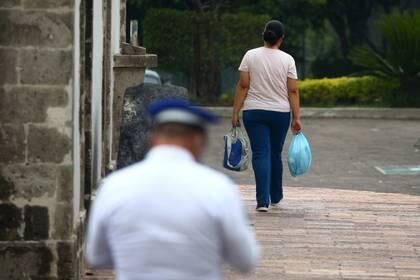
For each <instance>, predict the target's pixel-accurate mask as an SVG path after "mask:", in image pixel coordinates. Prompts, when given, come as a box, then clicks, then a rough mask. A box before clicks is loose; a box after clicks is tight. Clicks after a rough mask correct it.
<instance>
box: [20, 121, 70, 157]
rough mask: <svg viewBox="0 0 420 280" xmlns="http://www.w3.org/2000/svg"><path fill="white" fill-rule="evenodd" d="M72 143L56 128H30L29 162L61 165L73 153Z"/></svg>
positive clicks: (33, 126)
mask: <svg viewBox="0 0 420 280" xmlns="http://www.w3.org/2000/svg"><path fill="white" fill-rule="evenodd" d="M71 148H72V146H71V141H70V138H69V137H68V136H66V135H63V134H61V133H60V132H59V131H58V130H57V129H55V128H49V127H39V126H35V125H30V126H29V136H28V160H29V161H30V162H43V163H49V162H54V163H61V162H63V160H64V157H65V156H66V155H67V154H69V153H70V152H71Z"/></svg>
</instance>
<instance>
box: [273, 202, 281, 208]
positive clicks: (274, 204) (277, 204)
mask: <svg viewBox="0 0 420 280" xmlns="http://www.w3.org/2000/svg"><path fill="white" fill-rule="evenodd" d="M279 205H280V202H277V203H271V206H273V207H277V206H279Z"/></svg>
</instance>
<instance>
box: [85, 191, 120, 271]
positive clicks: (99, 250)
mask: <svg viewBox="0 0 420 280" xmlns="http://www.w3.org/2000/svg"><path fill="white" fill-rule="evenodd" d="M105 186H106V185H102V186H101V187H100V189H99V191H98V194H97V196H96V198H95V200H94V202H93V205H92V207H91V210H90V214H89V221H88V226H87V236H86V260H87V262H88V263H89V264H90V265H91V266H92V267H93V268H113V261H112V254H111V249H110V245H109V239H108V236H107V224H106V221H107V217H106V215H107V214H106V212H105V210H107V209H108V208H109V207H108V206H109V205H106V200H105V199H106V194H105V191H104V187H105Z"/></svg>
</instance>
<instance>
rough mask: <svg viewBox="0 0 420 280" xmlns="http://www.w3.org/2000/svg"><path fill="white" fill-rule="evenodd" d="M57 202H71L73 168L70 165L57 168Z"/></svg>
mask: <svg viewBox="0 0 420 280" xmlns="http://www.w3.org/2000/svg"><path fill="white" fill-rule="evenodd" d="M57 200H58V201H60V202H71V201H72V200H73V167H72V166H70V165H69V166H60V167H59V168H58V185H57Z"/></svg>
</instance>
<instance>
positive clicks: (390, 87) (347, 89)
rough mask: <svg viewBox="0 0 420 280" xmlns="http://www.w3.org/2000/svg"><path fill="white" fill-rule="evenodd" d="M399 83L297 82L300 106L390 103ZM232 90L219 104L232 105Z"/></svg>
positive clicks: (347, 79)
mask: <svg viewBox="0 0 420 280" xmlns="http://www.w3.org/2000/svg"><path fill="white" fill-rule="evenodd" d="M396 88H398V82H395V81H387V80H383V79H380V78H376V77H372V76H365V77H341V78H332V79H328V78H324V79H313V80H303V81H299V92H300V99H301V104H302V105H303V106H322V107H323V106H337V105H339V106H340V105H341V106H342V105H344V106H351V105H353V106H354V105H366V106H389V105H390V104H391V103H392V98H393V94H392V93H393V91H394V90H395V89H396ZM233 98H234V92H233V91H228V92H225V93H224V94H222V95H221V96H220V98H219V104H220V105H222V106H231V105H232V104H233Z"/></svg>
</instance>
